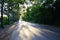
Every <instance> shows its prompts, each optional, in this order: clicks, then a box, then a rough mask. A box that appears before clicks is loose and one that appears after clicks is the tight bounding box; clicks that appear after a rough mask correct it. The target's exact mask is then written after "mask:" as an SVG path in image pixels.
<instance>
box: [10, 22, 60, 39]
mask: <svg viewBox="0 0 60 40" xmlns="http://www.w3.org/2000/svg"><path fill="white" fill-rule="evenodd" d="M15 26H16V29H15V30H14V31H13V33H12V34H11V36H10V39H9V40H60V29H59V28H56V27H53V26H48V25H42V24H35V23H29V22H25V21H19V22H17V23H15Z"/></svg>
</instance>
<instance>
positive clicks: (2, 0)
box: [1, 0, 4, 28]
mask: <svg viewBox="0 0 60 40" xmlns="http://www.w3.org/2000/svg"><path fill="white" fill-rule="evenodd" d="M3 6H4V0H1V27H2V28H4V27H3V13H4V12H3Z"/></svg>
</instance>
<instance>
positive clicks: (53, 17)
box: [22, 0, 60, 26]
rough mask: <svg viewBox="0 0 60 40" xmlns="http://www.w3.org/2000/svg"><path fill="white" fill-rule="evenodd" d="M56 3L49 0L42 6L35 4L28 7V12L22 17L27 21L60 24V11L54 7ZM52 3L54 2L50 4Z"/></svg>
mask: <svg viewBox="0 0 60 40" xmlns="http://www.w3.org/2000/svg"><path fill="white" fill-rule="evenodd" d="M55 3H56V2H55ZM55 3H54V4H53V1H51V0H48V1H46V2H45V3H44V4H43V5H41V6H39V5H34V6H33V7H30V8H28V9H27V13H24V17H22V18H23V20H25V21H30V22H35V23H40V24H48V25H56V26H60V16H59V15H58V14H59V13H56V10H55V8H54V7H56V6H53V5H55ZM50 4H52V6H50ZM48 5H49V6H48ZM45 6H47V8H46V7H45ZM29 9H31V11H29Z"/></svg>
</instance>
